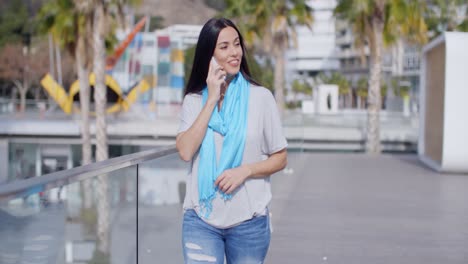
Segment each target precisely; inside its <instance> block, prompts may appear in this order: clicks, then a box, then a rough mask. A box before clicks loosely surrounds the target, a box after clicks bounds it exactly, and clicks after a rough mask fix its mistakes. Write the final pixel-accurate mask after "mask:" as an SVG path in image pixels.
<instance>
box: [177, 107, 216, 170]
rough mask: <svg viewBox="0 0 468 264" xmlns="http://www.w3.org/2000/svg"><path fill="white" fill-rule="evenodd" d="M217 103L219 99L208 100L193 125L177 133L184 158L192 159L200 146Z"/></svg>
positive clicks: (178, 143) (180, 151)
mask: <svg viewBox="0 0 468 264" xmlns="http://www.w3.org/2000/svg"><path fill="white" fill-rule="evenodd" d="M216 103H217V100H211V101H210V100H208V101H207V102H206V104H205V106H203V108H202V110H201V112H200V114H199V115H198V117H197V119H196V120H195V122H194V123H193V125H192V126H191V127H190V128H189V129H187V130H186V131H185V132H181V133H179V134H178V135H177V137H176V147H177V150H178V151H179V156H180V158H181V159H182V160H184V161H190V160H191V159H192V157H193V155H194V154H195V152H197V150H198V148H199V147H200V144H201V143H202V141H203V138H204V137H205V133H206V129H207V127H208V122H209V121H210V117H211V113H212V112H213V109H214V108H215V106H216Z"/></svg>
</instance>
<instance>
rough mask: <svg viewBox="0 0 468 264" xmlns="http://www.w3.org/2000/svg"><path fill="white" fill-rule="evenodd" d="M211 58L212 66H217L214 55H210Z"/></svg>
mask: <svg viewBox="0 0 468 264" xmlns="http://www.w3.org/2000/svg"><path fill="white" fill-rule="evenodd" d="M211 60H212V61H213V65H214V66H219V64H218V62H217V61H216V59H215V58H214V57H211Z"/></svg>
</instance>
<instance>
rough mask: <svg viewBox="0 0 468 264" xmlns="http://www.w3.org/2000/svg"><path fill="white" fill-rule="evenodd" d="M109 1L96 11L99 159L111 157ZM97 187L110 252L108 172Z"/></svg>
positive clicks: (101, 233) (103, 241)
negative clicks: (106, 41)
mask: <svg viewBox="0 0 468 264" xmlns="http://www.w3.org/2000/svg"><path fill="white" fill-rule="evenodd" d="M104 5H105V3H104V1H97V4H96V7H95V10H94V23H95V27H94V32H93V40H94V43H93V45H94V74H95V76H96V82H95V85H94V101H95V104H96V107H95V108H96V158H97V161H102V160H106V159H108V148H107V134H106V133H107V131H106V129H107V124H106V93H107V91H106V89H107V88H106V85H105V74H106V72H105V56H106V53H105V51H106V50H105V46H104V29H105V23H106V21H105V19H106V13H105V6H104ZM97 182H98V188H97V210H98V227H97V230H98V239H99V242H98V250H99V251H101V252H103V253H105V254H108V253H109V248H110V245H109V243H110V239H109V231H110V230H109V220H110V218H109V190H108V189H109V188H108V176H107V175H106V174H104V175H102V176H100V177H98V179H97Z"/></svg>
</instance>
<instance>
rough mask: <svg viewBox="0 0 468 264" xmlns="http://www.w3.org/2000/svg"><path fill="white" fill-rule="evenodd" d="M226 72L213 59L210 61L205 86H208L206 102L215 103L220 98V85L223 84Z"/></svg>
mask: <svg viewBox="0 0 468 264" xmlns="http://www.w3.org/2000/svg"><path fill="white" fill-rule="evenodd" d="M225 76H226V71H225V70H224V69H223V68H222V67H221V66H219V65H218V64H217V63H216V62H214V61H213V59H212V60H211V61H210V67H209V68H208V76H207V77H206V85H207V86H208V100H210V101H214V102H217V101H218V100H219V98H220V96H221V85H223V84H224V79H225Z"/></svg>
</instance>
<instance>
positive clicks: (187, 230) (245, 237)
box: [182, 210, 270, 264]
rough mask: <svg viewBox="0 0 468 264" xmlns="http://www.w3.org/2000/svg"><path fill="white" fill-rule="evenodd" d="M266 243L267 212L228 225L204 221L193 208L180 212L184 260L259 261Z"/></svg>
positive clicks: (229, 263) (239, 263)
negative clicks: (221, 225)
mask: <svg viewBox="0 0 468 264" xmlns="http://www.w3.org/2000/svg"><path fill="white" fill-rule="evenodd" d="M269 245H270V225H269V217H268V216H258V217H254V218H252V219H250V220H247V221H245V222H243V223H241V224H239V225H236V226H234V227H231V228H226V229H220V228H216V227H213V226H211V225H209V224H207V223H205V222H204V221H203V220H202V219H200V217H199V216H198V215H197V213H196V212H195V211H194V210H187V211H186V212H185V214H184V221H183V227H182V247H183V252H184V260H185V263H186V264H192V263H193V264H195V263H197V264H199V263H207V264H208V263H210V264H213V263H214V264H223V263H224V257H226V261H227V264H254V263H255V264H262V263H263V261H264V260H265V257H266V254H267V251H268V247H269Z"/></svg>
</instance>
